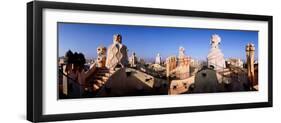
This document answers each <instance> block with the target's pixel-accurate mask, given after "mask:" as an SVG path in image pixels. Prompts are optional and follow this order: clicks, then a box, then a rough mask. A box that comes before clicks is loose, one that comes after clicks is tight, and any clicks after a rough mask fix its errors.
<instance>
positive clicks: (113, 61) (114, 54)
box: [106, 34, 128, 69]
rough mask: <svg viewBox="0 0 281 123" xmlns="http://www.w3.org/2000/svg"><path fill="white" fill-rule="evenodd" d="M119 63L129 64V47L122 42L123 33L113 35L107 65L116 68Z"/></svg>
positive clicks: (123, 65) (122, 65)
mask: <svg viewBox="0 0 281 123" xmlns="http://www.w3.org/2000/svg"><path fill="white" fill-rule="evenodd" d="M118 65H120V66H121V67H126V66H127V65H128V55H127V47H126V46H125V45H124V44H122V37H121V35H119V34H117V35H114V36H113V44H111V45H110V46H109V47H108V51H107V59H106V67H107V68H109V69H114V68H116V67H117V66H118Z"/></svg>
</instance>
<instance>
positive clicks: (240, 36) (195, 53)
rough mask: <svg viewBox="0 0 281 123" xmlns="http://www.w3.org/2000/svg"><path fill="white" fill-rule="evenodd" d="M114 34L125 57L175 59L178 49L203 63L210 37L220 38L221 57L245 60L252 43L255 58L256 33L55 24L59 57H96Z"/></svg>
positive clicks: (208, 48) (109, 42) (256, 55)
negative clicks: (73, 54) (71, 54)
mask: <svg viewBox="0 0 281 123" xmlns="http://www.w3.org/2000/svg"><path fill="white" fill-rule="evenodd" d="M114 34H121V35H122V44H124V45H126V46H127V48H128V50H129V51H128V55H129V56H130V55H131V54H132V52H135V53H136V55H137V56H138V57H140V58H144V59H153V58H155V57H156V55H157V53H160V55H161V57H162V58H163V59H165V58H167V57H169V56H177V55H178V49H179V47H180V46H182V47H184V48H185V54H186V55H187V56H190V57H192V58H194V59H197V60H206V58H207V55H208V52H209V50H210V39H211V35H213V34H218V35H219V36H220V37H221V45H220V49H221V50H222V52H223V53H224V56H225V58H240V59H242V60H245V58H246V52H245V46H246V44H247V43H253V44H254V45H255V47H256V53H255V59H258V32H257V31H242V30H221V29H199V28H177V27H152V26H130V25H105V24H82V23H58V40H59V41H58V43H59V56H64V54H65V53H66V51H68V50H72V51H73V52H82V53H83V54H84V55H85V57H86V58H96V56H97V54H96V48H97V47H98V46H100V45H102V46H105V47H108V46H109V45H110V44H111V43H112V38H113V35H114Z"/></svg>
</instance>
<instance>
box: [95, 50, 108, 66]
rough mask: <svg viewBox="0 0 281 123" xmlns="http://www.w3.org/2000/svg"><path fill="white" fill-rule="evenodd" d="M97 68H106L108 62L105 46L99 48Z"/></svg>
mask: <svg viewBox="0 0 281 123" xmlns="http://www.w3.org/2000/svg"><path fill="white" fill-rule="evenodd" d="M97 54H98V58H97V66H98V67H105V62H106V48H105V47H103V46H99V47H98V48H97Z"/></svg>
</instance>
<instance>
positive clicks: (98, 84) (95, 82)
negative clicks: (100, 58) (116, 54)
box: [91, 68, 117, 93]
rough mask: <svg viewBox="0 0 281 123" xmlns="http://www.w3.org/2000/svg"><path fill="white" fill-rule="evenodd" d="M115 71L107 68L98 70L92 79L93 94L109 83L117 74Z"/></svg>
mask: <svg viewBox="0 0 281 123" xmlns="http://www.w3.org/2000/svg"><path fill="white" fill-rule="evenodd" d="M116 71H117V69H115V70H109V69H107V68H98V69H97V71H96V73H95V74H94V76H93V77H92V78H91V81H92V87H93V92H94V93H97V92H98V91H99V90H100V89H101V88H102V87H103V86H104V85H105V83H106V82H107V80H108V79H109V77H110V76H111V75H112V74H113V73H114V72H116Z"/></svg>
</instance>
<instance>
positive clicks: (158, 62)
mask: <svg viewBox="0 0 281 123" xmlns="http://www.w3.org/2000/svg"><path fill="white" fill-rule="evenodd" d="M155 64H161V56H160V54H159V53H158V54H157V56H156V58H155Z"/></svg>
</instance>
